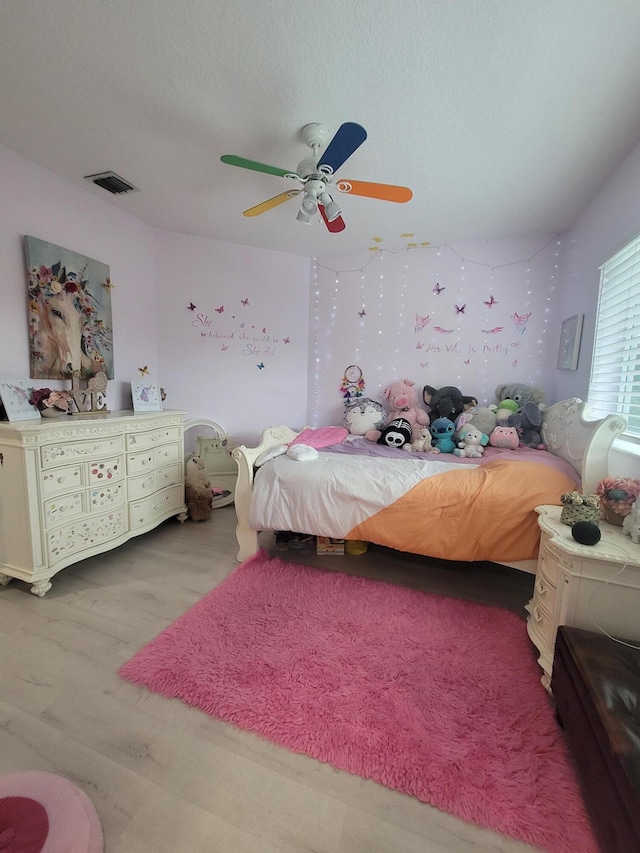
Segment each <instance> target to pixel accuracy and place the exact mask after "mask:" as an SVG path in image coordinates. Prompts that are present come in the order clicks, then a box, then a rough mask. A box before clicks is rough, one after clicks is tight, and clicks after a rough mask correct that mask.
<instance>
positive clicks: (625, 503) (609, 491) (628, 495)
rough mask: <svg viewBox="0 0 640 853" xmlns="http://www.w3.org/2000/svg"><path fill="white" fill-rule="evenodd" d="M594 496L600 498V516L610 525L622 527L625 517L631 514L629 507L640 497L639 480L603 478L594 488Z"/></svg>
mask: <svg viewBox="0 0 640 853" xmlns="http://www.w3.org/2000/svg"><path fill="white" fill-rule="evenodd" d="M596 494H597V495H598V496H599V498H600V508H601V510H602V516H603V517H604V518H606V520H607V521H608V522H609V523H610V524H617V525H618V527H622V522H623V521H624V519H625V517H626V516H627V515H629V513H630V512H631V507H632V506H633V503H634V501H635V500H636V498H637V497H638V496H640V480H632V479H631V477H605V479H604V480H600V482H599V483H598V485H597V486H596Z"/></svg>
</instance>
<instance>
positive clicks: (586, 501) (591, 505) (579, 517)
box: [560, 492, 600, 526]
mask: <svg viewBox="0 0 640 853" xmlns="http://www.w3.org/2000/svg"><path fill="white" fill-rule="evenodd" d="M560 501H561V503H562V512H561V513H560V521H561V522H562V523H563V524H568V525H570V526H572V525H574V524H576V523H577V522H578V521H592V522H593V523H594V524H597V523H598V520H599V518H600V498H599V497H598V495H581V494H580V492H565V494H563V495H560Z"/></svg>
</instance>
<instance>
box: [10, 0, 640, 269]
mask: <svg viewBox="0 0 640 853" xmlns="http://www.w3.org/2000/svg"><path fill="white" fill-rule="evenodd" d="M639 35H640V2H639V0H385V2H382V0H318V2H316V3H312V2H309V0H241V1H240V2H239V0H182V2H176V0H46V2H42V0H2V2H1V3H0V142H1V143H3V144H4V145H6V146H7V147H8V148H11V149H13V150H14V151H17V152H19V153H20V154H23V155H24V156H25V157H27V158H29V159H30V160H32V161H34V162H36V163H39V164H41V165H43V166H45V167H47V168H48V169H50V170H51V171H52V172H55V173H56V174H58V175H61V176H62V177H64V178H66V179H67V180H69V181H71V182H73V183H76V184H78V185H80V186H82V187H84V188H85V189H86V190H88V191H89V192H91V193H93V194H95V195H96V196H98V197H100V198H102V199H104V200H106V201H108V202H109V203H111V204H114V205H115V206H117V207H118V208H121V209H122V210H126V211H129V212H130V213H131V214H133V215H134V216H136V217H138V218H139V219H142V220H144V221H145V222H147V223H149V224H150V225H153V226H156V227H161V228H168V229H171V230H174V231H178V232H185V233H190V234H196V235H201V236H204V237H213V238H217V239H221V240H229V241H232V242H236V243H242V244H247V245H252V246H260V247H264V248H271V249H276V250H280V251H284V252H292V253H295V254H301V255H308V256H312V255H320V254H324V255H326V254H334V253H343V252H350V251H354V250H366V249H367V248H368V247H369V246H371V245H373V244H372V242H371V241H372V238H374V237H379V238H382V240H383V241H384V242H383V243H381V244H379V245H381V246H383V247H385V246H386V247H391V246H394V245H406V243H407V241H408V240H411V241H416V242H426V241H429V242H431V243H432V244H435V243H443V242H446V241H461V240H465V239H475V238H495V237H500V236H512V235H518V234H532V233H551V232H555V231H562V230H564V229H565V228H567V227H568V226H569V225H570V223H571V222H572V220H573V219H574V218H575V217H576V216H577V215H578V214H579V213H580V212H581V211H582V210H583V209H584V207H585V205H586V204H587V203H588V202H589V200H590V199H591V198H592V197H593V195H594V194H595V192H596V191H597V190H598V189H599V187H600V186H601V185H602V184H603V183H604V181H605V180H606V179H607V177H608V176H609V175H610V174H611V172H612V171H613V170H614V169H615V168H616V166H617V165H618V164H619V163H620V161H621V160H622V159H623V157H624V156H625V155H626V154H627V153H628V152H629V151H630V150H631V149H632V148H633V147H634V145H635V144H637V142H638V141H639V140H640V97H639V93H640V50H639V49H638V36H639ZM345 121H354V122H358V123H359V124H362V125H363V126H364V127H365V128H366V130H367V132H368V139H367V140H366V142H365V143H364V144H363V145H362V147H361V148H359V149H358V150H357V151H356V152H355V153H354V154H353V155H352V157H351V158H350V159H349V160H348V161H347V163H346V164H345V166H344V167H343V168H342V169H341V170H340V171H339V172H338V177H346V178H351V179H358V180H365V181H375V182H381V183H391V184H401V185H407V186H409V187H411V188H412V189H413V192H414V197H413V199H412V200H411V201H410V202H408V203H407V204H393V203H390V202H384V201H378V200H374V199H368V198H360V197H354V196H344V195H342V196H340V198H339V201H340V202H341V206H342V209H343V218H344V220H345V222H346V225H347V228H346V230H345V231H344V232H342V233H341V234H329V233H328V232H327V231H326V229H325V228H324V226H323V225H322V223H320V222H319V223H317V224H316V225H312V226H306V225H303V224H301V223H299V222H297V221H296V213H297V209H298V203H297V202H296V201H295V200H294V201H289V202H287V203H286V204H284V205H281V206H279V207H277V208H275V209H273V210H271V211H269V212H267V213H264V214H263V215H261V216H258V217H254V218H248V217H243V216H242V211H243V210H245V209H246V208H249V207H252V206H254V205H256V204H258V203H260V202H262V201H264V200H266V199H268V198H270V197H272V196H275V195H277V194H278V193H280V192H283V191H284V190H286V189H289V188H291V186H292V185H291V184H290V183H289V182H288V181H287V180H286V179H285V178H282V177H274V176H271V175H267V174H263V173H259V172H254V171H248V170H245V169H239V168H235V167H232V166H228V165H224V164H222V163H221V162H220V156H221V155H222V154H237V155H239V156H242V157H246V158H248V159H253V160H258V161H260V162H262V163H267V164H270V165H274V166H278V167H281V168H284V169H291V170H295V169H296V167H297V165H298V162H299V161H300V160H301V159H302V158H303V157H305V156H307V155H308V154H310V153H311V152H310V150H309V149H308V148H307V147H306V146H305V144H304V142H303V141H302V137H301V135H300V131H301V128H302V126H303V125H305V124H307V123H310V122H321V123H324V124H326V125H328V127H329V128H330V130H331V132H332V133H333V132H335V130H337V128H338V126H339V125H340V124H342V123H343V122H345ZM107 170H113V171H115V172H116V173H117V174H119V175H120V176H122V177H123V178H125V179H126V180H128V181H130V182H131V183H132V184H134V185H135V186H136V187H138V188H139V189H140V192H138V193H132V194H130V195H126V196H113V195H111V194H109V193H108V192H106V191H105V190H102V189H100V188H98V187H95V186H94V185H93V184H91V183H89V182H88V181H86V180H84V176H85V175H89V174H93V173H96V172H102V171H107ZM407 233H412V234H414V235H415V236H414V237H412V238H407V237H401V235H402V234H407Z"/></svg>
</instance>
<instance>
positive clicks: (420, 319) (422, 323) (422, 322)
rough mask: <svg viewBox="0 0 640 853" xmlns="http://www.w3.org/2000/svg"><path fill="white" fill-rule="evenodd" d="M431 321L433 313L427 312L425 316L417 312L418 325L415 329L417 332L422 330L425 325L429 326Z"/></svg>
mask: <svg viewBox="0 0 640 853" xmlns="http://www.w3.org/2000/svg"><path fill="white" fill-rule="evenodd" d="M430 322H431V315H430V314H427V316H426V317H423V316H422V315H421V314H416V325H415V331H416V334H417V333H418V332H421V331H422V330H423V329H424V327H425V326H427V325H428V324H429V323H430Z"/></svg>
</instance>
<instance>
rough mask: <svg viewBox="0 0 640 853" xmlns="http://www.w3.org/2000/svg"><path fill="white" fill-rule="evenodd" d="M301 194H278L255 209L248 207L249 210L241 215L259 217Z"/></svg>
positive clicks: (295, 191) (291, 191)
mask: <svg viewBox="0 0 640 853" xmlns="http://www.w3.org/2000/svg"><path fill="white" fill-rule="evenodd" d="M301 192H302V191H301V190H287V191H286V192H284V193H280V195H274V197H273V198H270V199H267V201H263V202H261V203H260V204H256V206H255V207H250V208H249V210H245V211H244V213H243V214H242V215H243V216H259V215H260V214H261V213H265V212H266V211H267V210H271V208H272V207H277V206H278V205H279V204H283V203H284V202H285V201H289V199H290V198H295V196H297V195H299V194H300V193H301Z"/></svg>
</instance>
